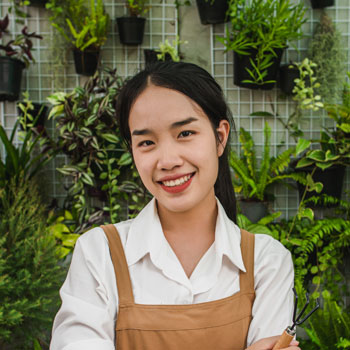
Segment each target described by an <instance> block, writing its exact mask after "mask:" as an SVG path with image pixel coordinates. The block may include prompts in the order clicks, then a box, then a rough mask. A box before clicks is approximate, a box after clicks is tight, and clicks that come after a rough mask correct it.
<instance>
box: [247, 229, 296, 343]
mask: <svg viewBox="0 0 350 350" xmlns="http://www.w3.org/2000/svg"><path fill="white" fill-rule="evenodd" d="M255 237H256V239H255V264H254V266H255V271H254V276H255V301H254V304H253V310H252V315H253V319H252V322H251V324H250V328H249V332H248V340H247V343H248V346H249V345H251V344H253V343H254V342H256V341H257V340H259V339H262V338H266V337H270V336H274V335H280V334H282V332H283V331H284V330H285V329H286V328H287V326H290V325H291V321H292V317H293V306H294V300H293V289H292V288H293V286H294V268H293V261H292V257H291V254H290V252H289V251H288V250H287V249H286V248H285V247H284V246H283V245H282V244H281V243H280V242H279V241H277V240H275V239H273V238H272V237H270V236H267V235H255Z"/></svg>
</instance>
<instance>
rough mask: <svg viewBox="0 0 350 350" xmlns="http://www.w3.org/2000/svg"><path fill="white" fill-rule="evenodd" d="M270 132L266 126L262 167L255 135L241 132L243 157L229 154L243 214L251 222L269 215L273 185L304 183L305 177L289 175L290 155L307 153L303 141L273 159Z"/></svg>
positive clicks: (233, 153) (244, 131)
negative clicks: (292, 181)
mask: <svg viewBox="0 0 350 350" xmlns="http://www.w3.org/2000/svg"><path fill="white" fill-rule="evenodd" d="M270 135H271V129H270V127H269V125H268V124H267V123H266V124H265V128H264V149H263V154H262V159H261V163H260V166H258V161H257V155H256V150H255V144H254V140H253V138H252V136H251V135H250V134H249V132H247V131H246V130H244V129H243V128H241V129H240V137H239V140H240V145H241V149H242V153H241V156H239V155H238V154H237V153H236V152H235V151H234V150H232V151H231V154H230V166H231V167H232V169H233V171H234V177H233V183H234V185H235V188H236V191H237V192H238V193H241V199H240V207H241V210H242V213H243V214H244V215H245V216H246V217H247V218H248V219H249V220H250V221H252V222H254V223H255V222H257V221H259V220H260V219H261V218H262V217H264V216H266V215H267V212H268V210H267V203H268V201H269V200H271V199H273V195H272V193H270V192H269V190H270V187H271V185H272V184H275V183H277V182H281V181H282V180H284V179H294V180H296V181H303V176H302V175H300V174H296V173H286V170H287V167H288V165H289V164H290V161H291V156H292V155H293V156H297V155H298V154H300V153H301V152H303V151H304V150H305V148H306V147H307V144H306V142H305V141H304V140H302V141H300V142H298V144H297V146H295V147H293V148H290V149H287V150H285V151H284V152H282V153H281V154H280V155H278V156H277V157H276V158H275V157H271V156H270Z"/></svg>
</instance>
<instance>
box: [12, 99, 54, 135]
mask: <svg viewBox="0 0 350 350" xmlns="http://www.w3.org/2000/svg"><path fill="white" fill-rule="evenodd" d="M33 107H34V109H32V110H29V111H28V113H29V114H30V115H31V116H32V117H33V119H34V120H35V119H36V117H38V118H37V119H36V120H35V122H34V123H33V126H34V127H36V128H39V129H40V130H41V129H43V128H44V126H45V122H46V120H47V115H48V112H49V108H48V107H47V106H45V105H44V104H41V103H36V102H33ZM17 111H18V114H19V115H21V114H22V111H21V110H20V109H19V108H17ZM20 127H21V129H22V130H23V126H22V124H20Z"/></svg>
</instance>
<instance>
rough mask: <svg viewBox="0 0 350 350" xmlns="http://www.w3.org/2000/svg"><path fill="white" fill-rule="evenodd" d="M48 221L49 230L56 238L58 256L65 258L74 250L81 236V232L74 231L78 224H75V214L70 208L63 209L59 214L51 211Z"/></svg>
mask: <svg viewBox="0 0 350 350" xmlns="http://www.w3.org/2000/svg"><path fill="white" fill-rule="evenodd" d="M47 223H48V231H49V232H50V234H51V235H52V236H53V237H54V238H55V239H56V244H57V252H58V253H57V255H58V258H59V259H64V258H65V257H66V256H67V255H68V254H69V253H71V252H72V251H73V248H74V246H75V243H76V241H77V239H78V238H79V236H80V234H78V233H74V232H75V227H76V225H74V220H73V215H72V213H71V212H69V211H68V210H63V212H62V213H61V214H59V215H56V214H55V213H54V211H50V213H49V216H48V222H47Z"/></svg>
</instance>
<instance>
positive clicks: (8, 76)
mask: <svg viewBox="0 0 350 350" xmlns="http://www.w3.org/2000/svg"><path fill="white" fill-rule="evenodd" d="M24 67H25V64H24V63H23V62H22V61H20V60H18V59H17V58H11V57H7V56H0V101H16V100H18V97H19V93H20V90H21V80H22V70H23V69H24Z"/></svg>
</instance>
